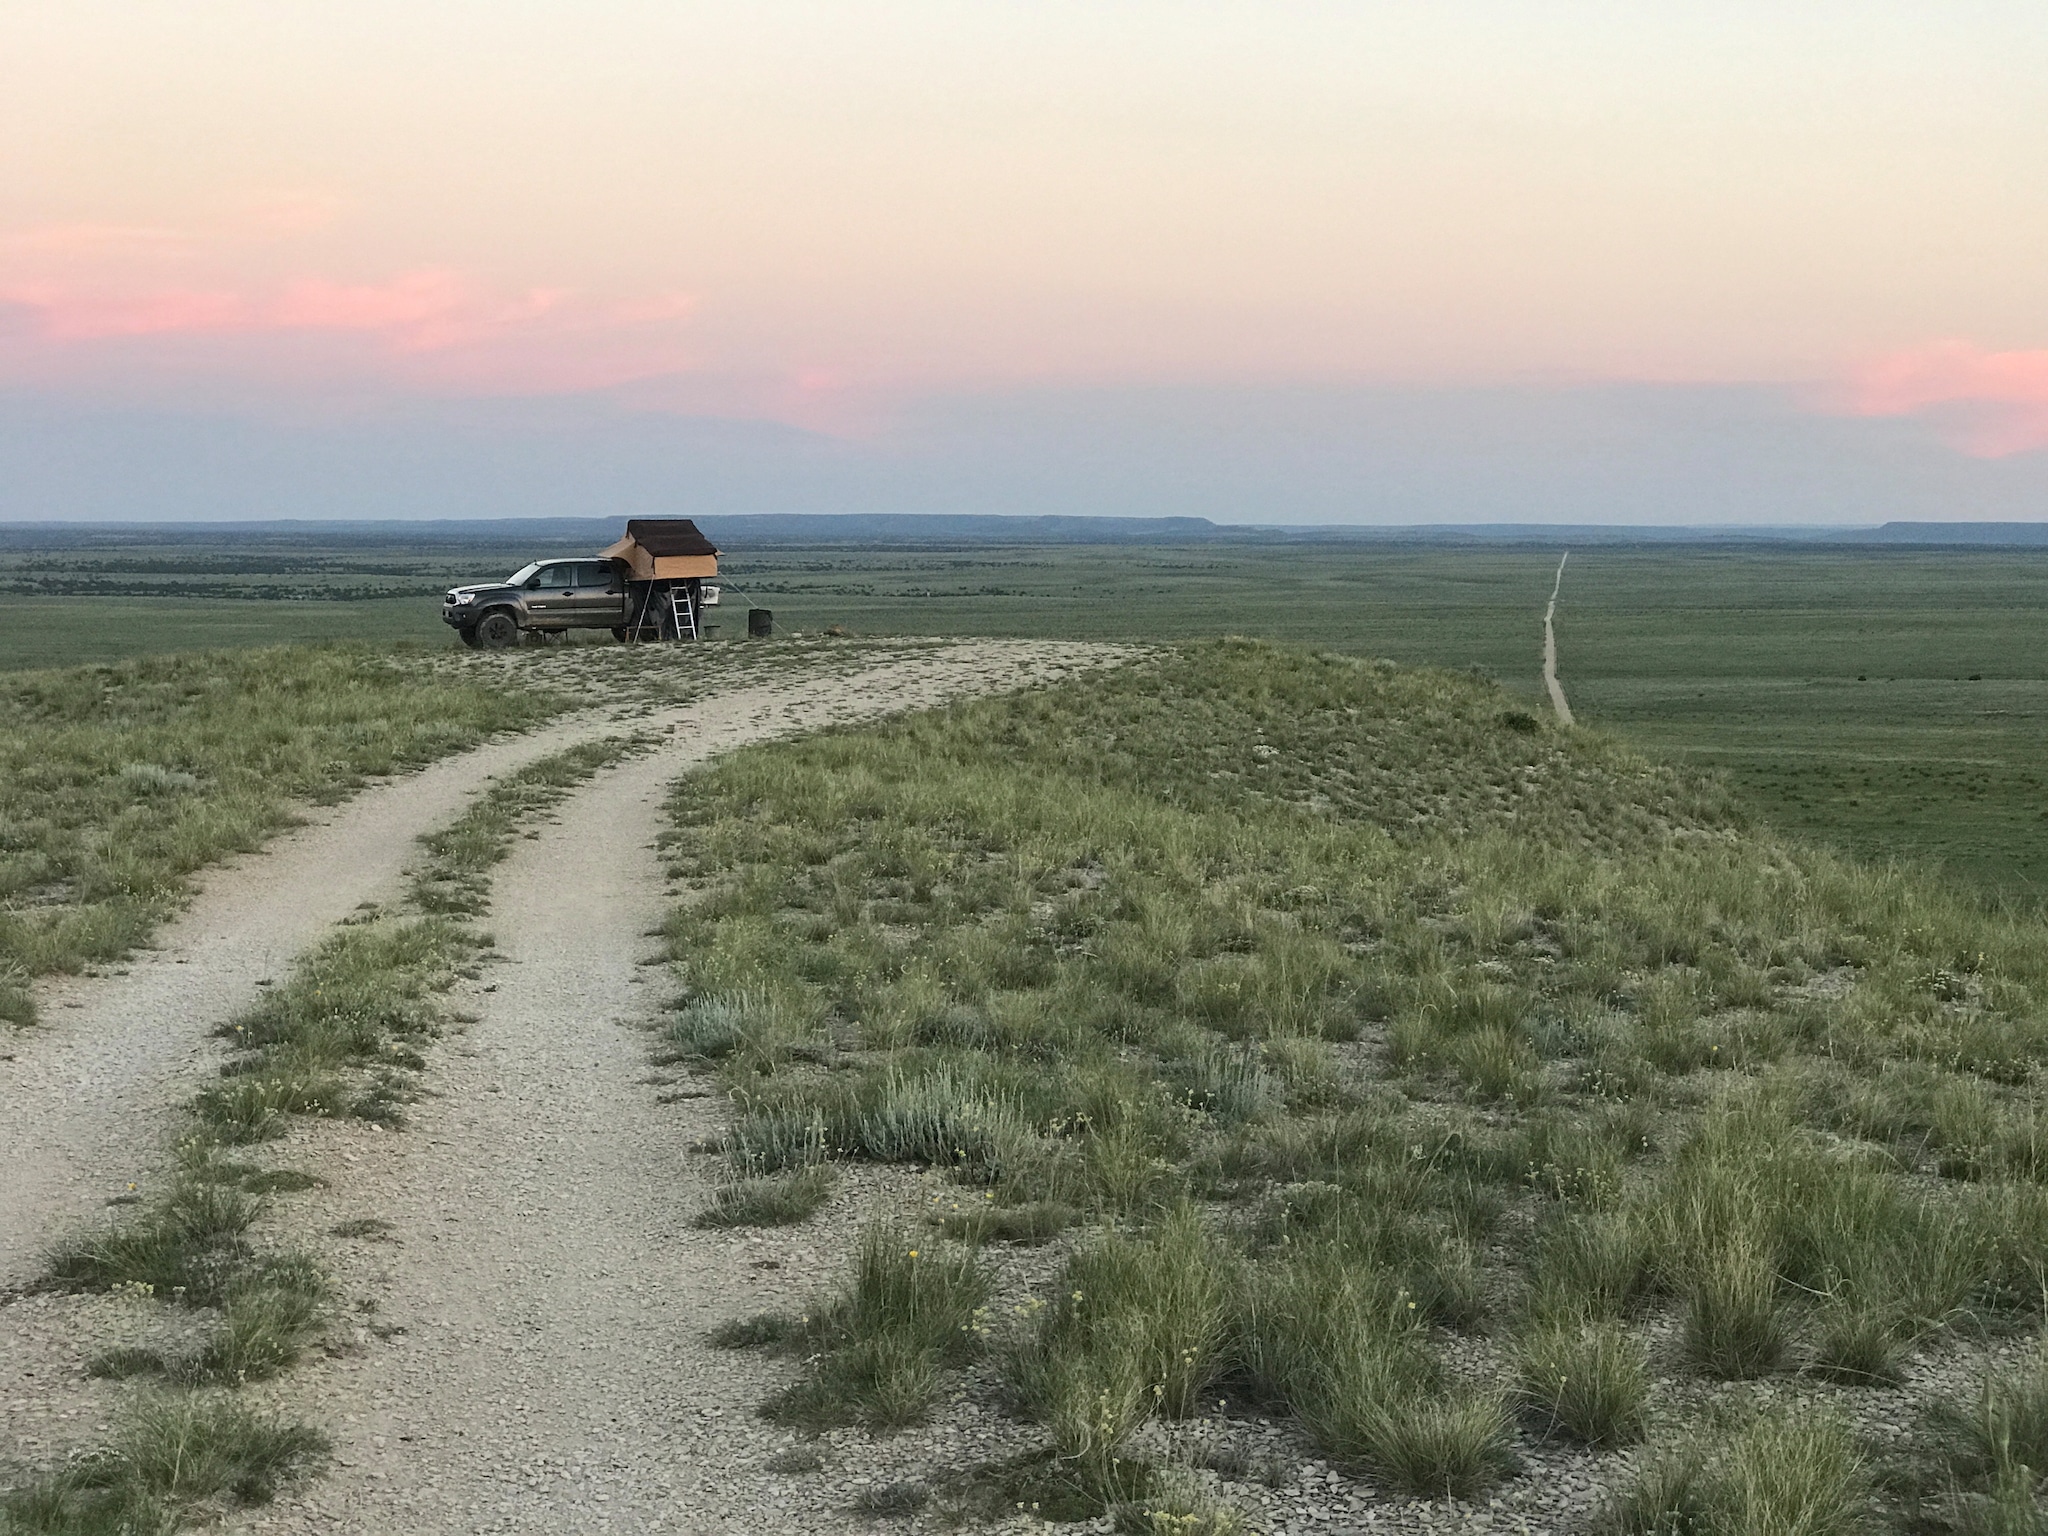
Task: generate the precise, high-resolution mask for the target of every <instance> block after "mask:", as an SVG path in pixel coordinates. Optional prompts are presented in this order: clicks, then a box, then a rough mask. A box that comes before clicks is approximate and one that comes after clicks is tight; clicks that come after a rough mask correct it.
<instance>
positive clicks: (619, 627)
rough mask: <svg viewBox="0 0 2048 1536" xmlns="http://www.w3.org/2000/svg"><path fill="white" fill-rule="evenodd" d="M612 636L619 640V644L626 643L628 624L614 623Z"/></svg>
mask: <svg viewBox="0 0 2048 1536" xmlns="http://www.w3.org/2000/svg"><path fill="white" fill-rule="evenodd" d="M612 638H613V639H614V640H616V641H618V642H619V644H621V645H624V644H625V643H626V626H625V625H623V624H614V625H613V626H612Z"/></svg>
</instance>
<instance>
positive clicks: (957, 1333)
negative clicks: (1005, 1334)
mask: <svg viewBox="0 0 2048 1536" xmlns="http://www.w3.org/2000/svg"><path fill="white" fill-rule="evenodd" d="M987 1296H988V1277H987V1275H986V1273H985V1272H984V1271H983V1270H982V1268H981V1265H980V1264H979V1262H977V1260H976V1259H975V1257H974V1255H973V1254H972V1253H971V1252H960V1251H951V1252H949V1251H945V1250H943V1249H940V1248H936V1247H935V1246H934V1245H933V1244H932V1242H931V1240H930V1239H923V1240H920V1239H918V1238H916V1237H913V1236H909V1235H907V1234H906V1233H905V1232H904V1231H902V1230H901V1229H899V1228H897V1227H894V1226H891V1225H887V1224H881V1225H876V1226H871V1227H869V1228H868V1229H867V1230H866V1232H865V1233H864V1234H863V1235H862V1237H861V1245H860V1252H859V1255H858V1258H857V1259H856V1261H855V1265H854V1272H853V1275H852V1277H851V1279H850V1280H849V1282H848V1284H847V1286H846V1288H845V1290H844V1291H842V1292H841V1293H840V1295H839V1296H838V1297H837V1298H836V1299H835V1300H833V1301H832V1302H831V1303H830V1304H829V1305H827V1306H826V1307H824V1308H823V1309H822V1310H821V1311H820V1312H819V1313H818V1314H817V1315H816V1316H815V1318H814V1319H812V1320H811V1321H810V1322H809V1323H808V1324H807V1328H808V1330H809V1332H810V1334H811V1336H812V1338H813V1339H814V1340H815V1342H816V1344H817V1346H818V1349H819V1354H818V1356H817V1358H816V1360H815V1362H814V1364H813V1366H812V1369H811V1372H810V1374H809V1375H808V1376H807V1377H806V1378H805V1379H804V1380H802V1381H800V1382H798V1383H797V1384H796V1385H795V1386H793V1387H791V1388H789V1389H788V1390H787V1391H785V1392H783V1393H782V1394H781V1395H780V1396H778V1397H777V1398H775V1399H773V1400H772V1401H771V1402H770V1403H769V1404H768V1405H767V1407H766V1408H765V1409H764V1410H763V1411H764V1413H765V1414H766V1415H767V1416H768V1417H769V1418H770V1419H773V1420H775V1421H776V1422H778V1423H784V1424H792V1425H797V1426H800V1427H804V1428H827V1427H831V1426H835V1425H841V1424H855V1423H858V1424H863V1425H865V1426H867V1427H868V1428H869V1429H873V1430H893V1429H902V1428H905V1427H907V1426H908V1425H911V1424H914V1423H917V1422H919V1421H920V1420H921V1419H922V1418H923V1417H924V1415H925V1412H926V1410H927V1409H928V1408H929V1407H930V1406H931V1400H932V1398H933V1396H934V1395H935V1393H936V1392H937V1390H938V1385H939V1380H940V1375H941V1372H942V1371H943V1370H944V1369H945V1368H946V1367H948V1366H951V1365H957V1364H959V1363H961V1362H963V1361H965V1360H966V1359H967V1358H968V1357H969V1356H970V1355H972V1354H973V1353H974V1352H975V1351H976V1350H977V1349H978V1348H979V1347H980V1344H981V1340H982V1338H983V1337H984V1335H985V1334H986V1332H987V1324H986V1322H985V1321H984V1319H985V1316H986V1313H985V1310H984V1308H983V1306H982V1303H983V1302H984V1301H985V1300H986V1298H987Z"/></svg>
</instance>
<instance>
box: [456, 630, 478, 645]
mask: <svg viewBox="0 0 2048 1536" xmlns="http://www.w3.org/2000/svg"><path fill="white" fill-rule="evenodd" d="M455 635H456V638H457V639H459V640H460V641H461V642H462V643H463V644H464V645H466V646H468V647H469V648H470V649H471V650H472V651H473V650H475V649H476V626H475V625H474V624H465V625H463V626H462V627H461V628H460V629H458V630H456V631H455Z"/></svg>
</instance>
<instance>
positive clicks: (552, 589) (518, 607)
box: [441, 558, 627, 649]
mask: <svg viewBox="0 0 2048 1536" xmlns="http://www.w3.org/2000/svg"><path fill="white" fill-rule="evenodd" d="M626 601H627V593H626V570H625V567H624V565H623V564H621V563H620V562H619V561H617V560H592V559H587V558H586V559H582V560H540V561H536V562H534V563H533V564H532V565H525V566H521V567H520V568H519V569H518V570H516V571H514V572H513V573H512V574H511V575H510V576H507V577H506V578H505V579H504V580H503V581H490V582H484V583H483V584H481V585H479V586H473V587H454V588H451V589H450V591H449V593H448V595H447V596H446V597H444V598H442V599H441V619H442V622H444V623H446V624H448V625H451V626H452V627H453V628H454V630H455V632H456V634H458V635H460V636H461V637H462V643H463V644H464V645H475V646H483V647H486V648H490V649H495V648H497V647H499V646H504V645H516V644H517V643H518V642H519V636H520V633H521V632H522V631H539V632H540V633H543V634H560V633H561V632H563V631H565V630H571V629H608V630H610V631H611V632H612V634H613V636H614V637H615V638H617V639H620V640H623V639H625V638H626Z"/></svg>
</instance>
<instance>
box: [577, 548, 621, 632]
mask: <svg viewBox="0 0 2048 1536" xmlns="http://www.w3.org/2000/svg"><path fill="white" fill-rule="evenodd" d="M573 603H574V608H575V614H576V617H575V618H574V620H572V621H571V622H573V623H576V624H580V625H583V626H584V627H585V628H588V629H615V628H617V627H618V626H619V625H621V624H623V623H625V622H626V579H625V577H624V576H622V575H621V574H620V573H619V568H618V567H617V566H616V565H614V564H613V563H612V562H611V561H609V560H578V561H577V562H576V589H575V596H574V599H573Z"/></svg>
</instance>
